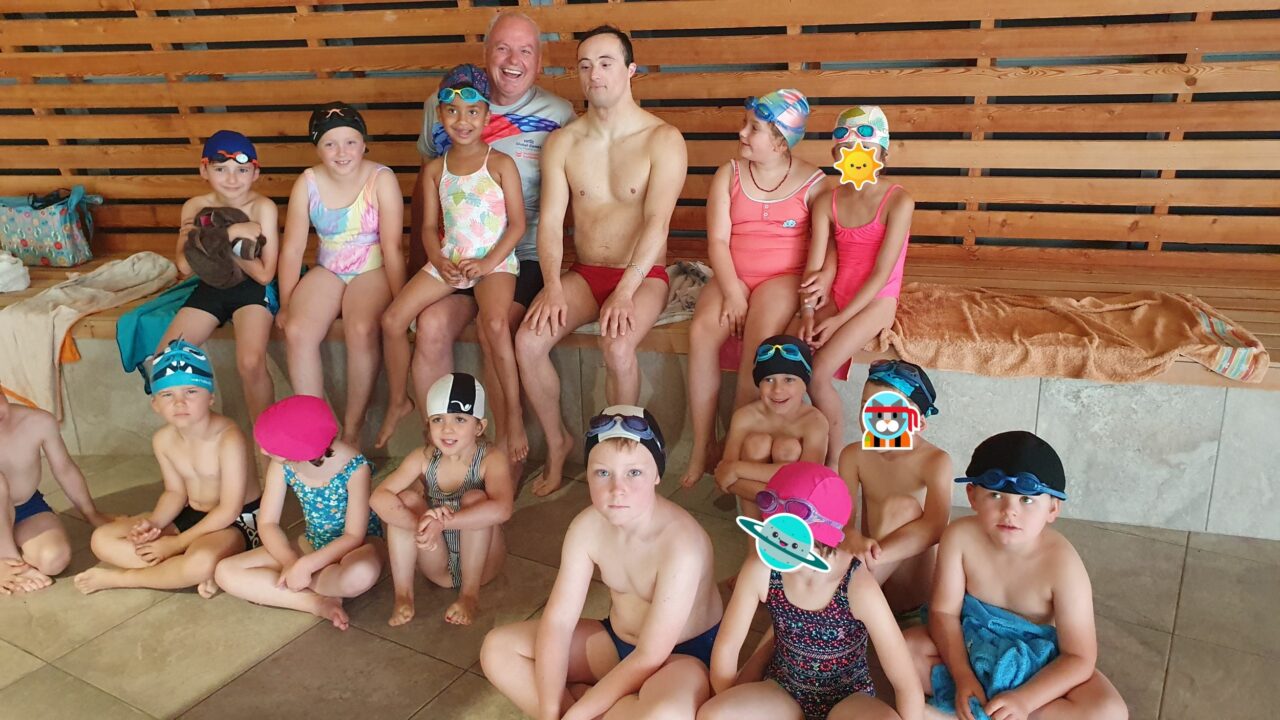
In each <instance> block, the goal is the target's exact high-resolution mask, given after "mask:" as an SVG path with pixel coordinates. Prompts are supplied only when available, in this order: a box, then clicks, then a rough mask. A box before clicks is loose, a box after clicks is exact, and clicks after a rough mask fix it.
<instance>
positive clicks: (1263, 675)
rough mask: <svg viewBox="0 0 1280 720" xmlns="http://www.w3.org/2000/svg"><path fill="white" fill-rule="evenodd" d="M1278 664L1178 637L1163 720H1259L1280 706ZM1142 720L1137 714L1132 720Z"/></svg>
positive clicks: (1171, 657) (1171, 665)
mask: <svg viewBox="0 0 1280 720" xmlns="http://www.w3.org/2000/svg"><path fill="white" fill-rule="evenodd" d="M1277 675H1280V661H1277V660H1275V659H1272V658H1263V657H1259V656H1257V655H1252V654H1249V653H1244V652H1240V651H1238V650H1231V649H1229V648H1225V647H1222V646H1220V645H1213V644H1210V643H1206V642H1201V641H1199V640H1194V639H1192V638H1187V637H1179V636H1174V638H1173V651H1172V654H1171V656H1170V658H1169V677H1168V681H1167V683H1166V685H1165V691H1164V704H1163V709H1162V710H1161V713H1160V718H1161V720H1202V719H1203V718H1213V720H1260V719H1261V718H1268V717H1275V716H1276V715H1275V713H1276V706H1277V705H1280V684H1278V683H1276V676H1277ZM1134 717H1135V718H1136V717H1138V716H1137V715H1135V716H1134Z"/></svg>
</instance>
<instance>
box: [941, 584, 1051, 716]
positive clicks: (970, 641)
mask: <svg viewBox="0 0 1280 720" xmlns="http://www.w3.org/2000/svg"><path fill="white" fill-rule="evenodd" d="M960 632H961V634H963V635H964V646H965V649H966V650H967V651H968V653H969V665H970V667H972V668H973V674H974V676H975V677H977V678H978V682H979V683H981V684H982V691H983V692H984V693H985V694H986V696H987V699H988V700H990V699H991V698H993V697H995V696H997V695H999V694H1000V693H1002V692H1005V691H1008V690H1012V689H1013V688H1016V687H1018V686H1020V685H1022V684H1023V683H1025V682H1026V681H1028V680H1030V679H1031V678H1032V676H1034V675H1035V674H1036V673H1038V672H1040V670H1041V668H1043V667H1044V666H1045V665H1048V664H1049V663H1050V662H1052V661H1053V659H1054V658H1056V657H1058V631H1057V629H1056V628H1054V627H1053V626H1052V625H1036V624H1035V623H1033V622H1031V621H1030V620H1027V619H1026V618H1024V617H1022V616H1021V615H1018V614H1017V613H1012V612H1009V611H1008V610H1005V609H1004V608H1001V607H996V606H995V605H988V604H986V603H984V602H982V601H981V600H979V599H977V598H975V597H974V596H972V595H969V594H968V593H965V596H964V605H963V606H962V607H961V609H960ZM930 680H931V682H932V683H933V697H932V698H931V699H930V700H929V704H930V705H933V706H934V707H936V708H938V709H939V710H942V711H943V712H949V713H954V712H955V711H956V684H955V681H954V680H953V679H952V678H951V673H950V672H948V671H947V666H946V665H934V666H933V673H932V675H931V677H930ZM969 705H970V708H971V709H972V710H973V715H974V717H976V718H978V720H991V718H990V717H989V716H988V715H987V713H986V712H984V711H983V710H982V708H981V707H979V706H978V702H977V700H974V699H973V698H970V703H969Z"/></svg>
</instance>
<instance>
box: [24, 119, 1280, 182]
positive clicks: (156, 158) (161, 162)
mask: <svg viewBox="0 0 1280 720" xmlns="http://www.w3.org/2000/svg"><path fill="white" fill-rule="evenodd" d="M298 119H301V114H299V117H298ZM737 146H738V142H737V141H736V140H692V141H689V142H688V147H689V164H690V165H691V166H702V167H708V166H712V167H714V166H717V165H720V164H722V163H723V162H725V160H726V159H727V158H730V157H733V156H734V155H735V154H736V152H737ZM371 150H372V151H373V152H374V157H376V158H377V159H378V160H379V161H380V162H384V163H387V164H391V165H414V164H417V163H418V162H419V160H420V157H421V156H420V155H419V154H418V151H417V148H416V145H415V144H414V143H411V142H390V143H375V144H373V145H372V146H371ZM830 152H831V148H830V146H828V145H827V144H826V143H823V142H818V141H815V142H809V143H804V144H802V145H799V146H797V149H796V155H797V156H798V157H801V158H804V159H805V160H808V161H809V162H812V163H815V164H819V165H828V164H830V163H831V155H830ZM198 156H199V150H198V148H196V147H194V146H190V145H175V144H166V145H122V144H102V145H19V146H14V147H9V148H5V158H4V162H5V166H6V167H8V168H10V169H18V170H36V169H42V168H59V167H67V168H140V169H150V168H188V167H191V166H192V165H193V164H194V163H195V162H196V161H197V159H198ZM258 157H259V159H260V160H261V162H262V163H263V166H264V167H266V168H272V167H282V166H283V167H298V166H302V165H307V164H310V163H314V162H315V161H316V153H315V148H314V147H313V146H312V145H311V144H310V143H304V142H295V143H261V144H260V145H259V146H258ZM890 158H892V166H893V167H900V168H1000V169H1009V168H1020V169H1043V170H1160V169H1169V170H1240V171H1246V170H1257V171H1271V170H1280V140H1188V141H1143V140H1123V141H1111V140H979V141H970V140H895V141H893V144H892V145H891V147H890Z"/></svg>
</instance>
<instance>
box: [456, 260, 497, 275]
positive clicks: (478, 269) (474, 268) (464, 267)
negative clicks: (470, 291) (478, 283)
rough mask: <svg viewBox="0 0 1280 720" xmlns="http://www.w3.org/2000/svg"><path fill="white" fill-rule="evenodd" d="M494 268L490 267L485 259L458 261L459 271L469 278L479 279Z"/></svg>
mask: <svg viewBox="0 0 1280 720" xmlns="http://www.w3.org/2000/svg"><path fill="white" fill-rule="evenodd" d="M492 270H493V268H491V267H488V263H487V262H485V261H484V260H483V259H479V260H463V261H462V262H460V263H458V273H459V274H460V275H462V277H464V278H466V279H468V280H479V279H480V278H482V277H484V276H485V275H488V274H489V273H490V272H491V271H492Z"/></svg>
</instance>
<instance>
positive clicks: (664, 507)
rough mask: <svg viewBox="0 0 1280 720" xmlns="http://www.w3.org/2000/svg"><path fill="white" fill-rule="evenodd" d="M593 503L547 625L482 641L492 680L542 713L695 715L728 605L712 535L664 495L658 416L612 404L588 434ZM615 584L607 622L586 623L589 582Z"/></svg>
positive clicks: (571, 718) (579, 525)
mask: <svg viewBox="0 0 1280 720" xmlns="http://www.w3.org/2000/svg"><path fill="white" fill-rule="evenodd" d="M586 452H587V485H588V487H589V488H590V492H591V507H589V508H587V509H586V510H583V511H582V512H581V513H580V514H579V515H578V516H577V517H576V518H574V520H573V522H572V523H571V524H570V525H569V530H568V532H567V533H566V534H565V539H564V548H563V550H562V551H561V560H560V572H559V574H558V575H557V576H556V582H555V586H554V587H553V588H552V590H551V597H550V599H549V600H547V605H546V609H545V610H544V611H543V615H542V619H541V620H529V621H526V622H523V623H516V624H514V625H507V626H505V627H500V628H497V629H495V630H493V631H492V632H490V633H489V635H488V636H487V637H486V638H485V641H484V646H483V647H482V648H481V650H480V662H481V665H482V666H483V667H484V670H485V676H486V677H488V678H489V680H490V682H492V683H493V684H494V686H495V687H497V688H498V690H499V691H501V692H502V694H504V695H506V696H507V697H508V698H509V699H510V700H511V701H512V702H513V703H515V704H516V705H517V706H518V707H519V708H520V709H521V710H522V711H524V712H525V713H526V714H528V715H530V716H532V717H535V718H548V719H549V718H557V719H561V718H563V720H589V719H591V718H597V717H601V716H603V715H606V714H607V715H608V717H610V718H651V717H664V718H677V717H678V718H689V720H692V718H693V717H694V714H695V713H696V712H697V709H698V706H700V705H701V704H702V703H703V702H704V701H705V700H706V699H707V698H708V697H710V696H711V686H710V684H709V681H708V678H707V672H708V670H707V668H708V666H709V665H710V662H711V648H712V646H713V645H714V643H715V637H716V632H717V631H718V630H719V628H720V617H721V615H722V614H723V611H724V607H723V604H722V603H721V600H720V594H719V592H717V591H716V585H715V577H714V573H713V567H712V553H711V539H710V538H709V537H708V536H707V533H706V531H705V530H703V529H702V526H701V525H700V524H699V523H698V521H697V520H695V519H694V518H693V516H691V515H690V514H689V513H688V512H687V511H685V510H684V509H683V508H681V507H680V506H678V505H676V504H675V503H673V502H671V501H670V500H668V499H666V498H665V497H663V496H662V495H660V494H658V492H657V486H658V483H659V482H661V480H662V470H663V468H664V466H665V465H666V445H665V443H664V441H663V437H662V431H661V430H660V429H659V428H658V424H657V422H656V421H655V420H654V419H653V416H652V415H650V414H649V413H648V412H646V411H645V410H643V409H642V408H638V407H635V406H634V405H614V406H611V407H607V408H605V409H604V410H603V411H602V412H601V414H600V415H597V416H596V417H594V418H592V419H591V421H590V423H589V427H588V430H587V438H586ZM596 568H599V569H600V579H601V581H602V582H604V584H605V585H607V586H608V588H609V593H610V596H611V597H612V600H613V602H612V607H611V608H610V610H609V615H608V617H606V618H605V619H604V620H593V619H589V618H583V617H580V616H581V614H582V606H583V602H584V601H585V600H586V597H587V591H588V590H589V589H590V587H591V576H592V573H593V572H594V570H595V569H596Z"/></svg>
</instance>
